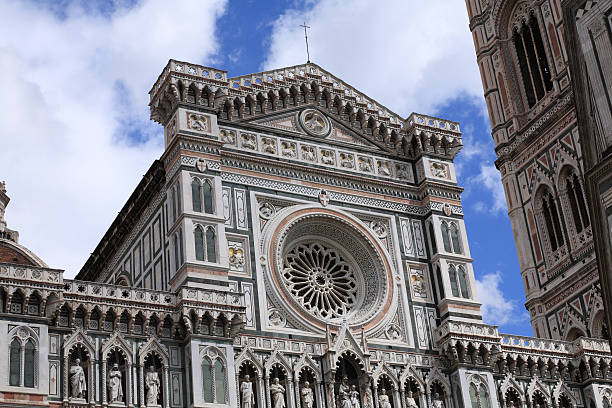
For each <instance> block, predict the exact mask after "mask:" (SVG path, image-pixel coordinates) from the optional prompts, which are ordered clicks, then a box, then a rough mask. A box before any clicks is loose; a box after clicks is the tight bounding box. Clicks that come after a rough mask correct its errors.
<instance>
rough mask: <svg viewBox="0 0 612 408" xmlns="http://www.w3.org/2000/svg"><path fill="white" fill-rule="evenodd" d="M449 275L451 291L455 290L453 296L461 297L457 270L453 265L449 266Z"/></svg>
mask: <svg viewBox="0 0 612 408" xmlns="http://www.w3.org/2000/svg"><path fill="white" fill-rule="evenodd" d="M448 276H449V278H450V286H451V291H452V292H453V296H455V297H459V287H458V285H457V271H456V270H455V267H454V266H452V265H451V266H450V268H448Z"/></svg>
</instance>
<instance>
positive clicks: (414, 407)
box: [406, 391, 419, 408]
mask: <svg viewBox="0 0 612 408" xmlns="http://www.w3.org/2000/svg"><path fill="white" fill-rule="evenodd" d="M406 408H419V405H418V404H417V403H416V400H415V399H414V397H413V396H412V391H408V395H407V396H406Z"/></svg>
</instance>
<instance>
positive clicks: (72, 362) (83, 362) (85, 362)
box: [63, 328, 98, 404]
mask: <svg viewBox="0 0 612 408" xmlns="http://www.w3.org/2000/svg"><path fill="white" fill-rule="evenodd" d="M63 358H64V399H65V400H67V401H69V400H77V401H79V400H80V401H84V400H86V401H89V403H90V404H93V403H94V395H95V393H94V388H95V386H94V372H97V371H98V361H97V359H96V353H95V345H94V342H93V340H92V339H91V338H90V337H89V336H87V335H85V333H83V330H82V329H80V328H79V329H77V331H76V332H74V334H73V335H72V336H70V337H69V338H68V339H67V340H66V342H65V343H64V354H63ZM78 367H81V368H82V370H83V373H84V375H85V384H86V390H85V392H84V395H81V396H79V395H77V394H76V392H73V388H72V387H71V380H72V376H73V375H74V374H75V371H77V370H78Z"/></svg>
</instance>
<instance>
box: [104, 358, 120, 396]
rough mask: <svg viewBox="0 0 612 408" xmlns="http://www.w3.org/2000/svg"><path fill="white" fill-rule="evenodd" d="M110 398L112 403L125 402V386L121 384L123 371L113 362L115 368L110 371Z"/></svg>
mask: <svg viewBox="0 0 612 408" xmlns="http://www.w3.org/2000/svg"><path fill="white" fill-rule="evenodd" d="M107 385H108V400H109V402H110V403H113V402H123V386H122V385H121V372H120V371H119V365H118V364H117V363H115V364H113V368H112V369H111V370H110V372H109V373H108V378H107Z"/></svg>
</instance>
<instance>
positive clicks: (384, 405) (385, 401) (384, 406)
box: [378, 388, 392, 408]
mask: <svg viewBox="0 0 612 408" xmlns="http://www.w3.org/2000/svg"><path fill="white" fill-rule="evenodd" d="M378 406H379V407H380V408H392V407H391V401H389V396H388V395H387V390H385V389H384V388H383V389H382V390H381V391H380V394H379V395H378Z"/></svg>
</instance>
